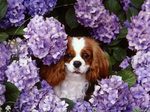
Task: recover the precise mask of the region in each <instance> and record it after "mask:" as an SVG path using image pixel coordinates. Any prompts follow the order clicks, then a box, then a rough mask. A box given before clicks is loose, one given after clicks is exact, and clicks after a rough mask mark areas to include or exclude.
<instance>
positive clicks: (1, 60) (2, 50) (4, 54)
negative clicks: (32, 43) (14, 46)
mask: <svg viewBox="0 0 150 112" xmlns="http://www.w3.org/2000/svg"><path fill="white" fill-rule="evenodd" d="M10 58H11V52H10V46H9V45H7V44H6V43H4V42H3V43H0V82H3V81H4V79H5V76H4V71H5V70H6V66H7V65H8V64H9V62H10Z"/></svg>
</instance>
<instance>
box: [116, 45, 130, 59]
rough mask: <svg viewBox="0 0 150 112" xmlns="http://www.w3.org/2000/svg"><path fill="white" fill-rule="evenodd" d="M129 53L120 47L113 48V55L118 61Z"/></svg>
mask: <svg viewBox="0 0 150 112" xmlns="http://www.w3.org/2000/svg"><path fill="white" fill-rule="evenodd" d="M126 55H127V53H126V50H125V49H123V48H120V47H114V48H113V57H114V58H115V59H116V60H117V61H121V60H123V59H124V58H125V57H126Z"/></svg>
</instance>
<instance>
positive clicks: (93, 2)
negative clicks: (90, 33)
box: [75, 0, 106, 28]
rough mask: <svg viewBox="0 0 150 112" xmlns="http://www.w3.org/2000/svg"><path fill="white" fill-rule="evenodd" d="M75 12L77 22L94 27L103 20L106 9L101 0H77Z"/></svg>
mask: <svg viewBox="0 0 150 112" xmlns="http://www.w3.org/2000/svg"><path fill="white" fill-rule="evenodd" d="M75 13H76V17H77V19H78V22H79V23H81V24H82V25H84V26H85V27H91V28H95V27H98V25H99V24H100V23H101V22H102V21H103V17H104V15H105V13H106V10H105V8H104V6H103V4H102V1H101V0H77V2H76V4H75Z"/></svg>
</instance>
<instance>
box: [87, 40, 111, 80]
mask: <svg viewBox="0 0 150 112" xmlns="http://www.w3.org/2000/svg"><path fill="white" fill-rule="evenodd" d="M108 72H109V62H108V59H107V57H106V55H105V53H104V52H103V51H102V49H101V48H100V47H99V45H98V44H97V43H94V44H93V60H92V64H91V67H90V69H89V71H88V74H87V79H88V80H89V81H95V80H97V79H101V78H106V77H108V74H109V73H108Z"/></svg>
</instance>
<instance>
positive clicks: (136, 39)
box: [126, 5, 150, 50]
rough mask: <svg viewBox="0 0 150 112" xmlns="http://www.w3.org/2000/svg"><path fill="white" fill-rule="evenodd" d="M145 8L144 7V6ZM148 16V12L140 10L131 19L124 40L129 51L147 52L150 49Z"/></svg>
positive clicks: (149, 16) (149, 18)
mask: <svg viewBox="0 0 150 112" xmlns="http://www.w3.org/2000/svg"><path fill="white" fill-rule="evenodd" d="M145 6H146V5H145ZM149 28H150V14H149V11H148V10H142V11H140V12H139V14H138V15H137V16H135V17H132V19H131V23H130V27H129V28H128V34H127V36H126V38H127V39H128V42H129V48H130V49H131V50H149V48H150V41H149V40H150V36H149V35H150V31H149Z"/></svg>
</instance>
